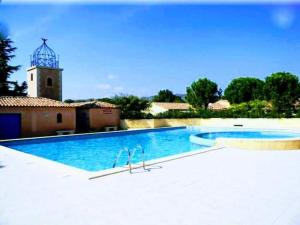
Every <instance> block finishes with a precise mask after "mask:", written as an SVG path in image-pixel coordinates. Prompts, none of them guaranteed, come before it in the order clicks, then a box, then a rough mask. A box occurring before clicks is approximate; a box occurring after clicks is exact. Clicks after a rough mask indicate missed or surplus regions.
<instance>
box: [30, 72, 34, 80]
mask: <svg viewBox="0 0 300 225" xmlns="http://www.w3.org/2000/svg"><path fill="white" fill-rule="evenodd" d="M30 80H31V81H33V73H32V74H30Z"/></svg>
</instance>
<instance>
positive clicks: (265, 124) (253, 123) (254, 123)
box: [121, 118, 300, 129]
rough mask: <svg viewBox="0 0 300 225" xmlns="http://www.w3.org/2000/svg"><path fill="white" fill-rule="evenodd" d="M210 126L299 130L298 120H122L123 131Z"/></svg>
mask: <svg viewBox="0 0 300 225" xmlns="http://www.w3.org/2000/svg"><path fill="white" fill-rule="evenodd" d="M199 125H201V126H211V127H234V125H243V127H245V128H266V129H267V128H274V129H276V128H277V129H280V128H286V129H300V118H293V119H243V118H240V119H219V118H212V119H198V118H195V119H148V120H147V119H143V120H128V119H126V120H122V121H121V127H122V128H123V129H139V128H155V127H173V126H199Z"/></svg>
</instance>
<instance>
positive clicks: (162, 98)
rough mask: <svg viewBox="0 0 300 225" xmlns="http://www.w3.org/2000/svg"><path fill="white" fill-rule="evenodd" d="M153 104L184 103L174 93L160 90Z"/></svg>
mask: <svg viewBox="0 0 300 225" xmlns="http://www.w3.org/2000/svg"><path fill="white" fill-rule="evenodd" d="M152 101H153V102H183V101H182V99H181V98H180V97H179V96H177V95H174V94H173V92H172V91H170V90H168V89H166V90H160V91H159V92H158V94H157V95H155V96H154V97H153V99H152Z"/></svg>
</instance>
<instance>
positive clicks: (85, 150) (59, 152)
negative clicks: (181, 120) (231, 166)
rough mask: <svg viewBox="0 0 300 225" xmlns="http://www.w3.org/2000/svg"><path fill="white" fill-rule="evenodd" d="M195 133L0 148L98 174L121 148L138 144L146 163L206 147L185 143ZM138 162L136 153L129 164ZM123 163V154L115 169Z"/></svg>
mask: <svg viewBox="0 0 300 225" xmlns="http://www.w3.org/2000/svg"><path fill="white" fill-rule="evenodd" d="M197 133H199V130H198V131H197V130H192V129H186V128H176V129H174V128H173V129H155V130H150V131H133V132H132V131H129V132H120V133H111V134H95V135H83V136H73V137H62V138H43V139H35V140H25V141H13V142H3V143H1V145H4V146H7V147H9V148H12V149H15V150H19V151H22V152H25V153H29V154H32V155H35V156H39V157H43V158H46V159H50V160H53V161H57V162H60V163H63V164H66V165H69V166H73V167H77V168H80V169H84V170H87V171H99V170H104V169H110V168H112V165H113V163H114V160H115V157H116V155H117V153H118V152H119V150H120V149H122V148H124V147H127V148H134V147H136V145H138V144H140V145H141V146H142V147H143V148H144V150H145V159H146V160H152V159H157V158H161V157H165V156H170V155H174V154H179V153H183V152H189V151H193V150H198V149H204V148H206V147H205V146H201V145H196V144H193V143H191V142H190V141H189V137H190V135H195V134H197ZM139 161H141V155H140V154H136V155H135V157H134V158H133V162H134V163H136V162H139ZM126 162H127V156H126V154H125V152H124V154H123V155H122V157H121V158H120V161H119V163H118V166H123V165H125V164H126Z"/></svg>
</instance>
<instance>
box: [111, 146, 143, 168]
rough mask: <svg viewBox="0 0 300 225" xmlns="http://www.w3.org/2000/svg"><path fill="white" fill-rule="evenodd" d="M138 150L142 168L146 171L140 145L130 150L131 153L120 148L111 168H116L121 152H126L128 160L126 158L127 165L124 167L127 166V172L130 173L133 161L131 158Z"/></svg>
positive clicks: (126, 149)
mask: <svg viewBox="0 0 300 225" xmlns="http://www.w3.org/2000/svg"><path fill="white" fill-rule="evenodd" d="M138 150H140V151H141V154H142V163H143V168H144V170H145V169H146V164H145V150H144V148H143V147H142V146H141V145H137V146H136V147H135V148H134V149H132V151H131V150H130V149H128V148H122V149H121V150H120V151H119V152H118V154H117V156H116V159H115V161H114V164H113V168H115V167H116V165H117V164H118V161H119V159H120V157H121V156H122V153H123V152H126V153H127V155H128V158H127V163H126V165H128V167H129V172H130V173H131V172H132V169H133V168H132V159H133V156H134V154H135V153H136V151H138Z"/></svg>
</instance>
